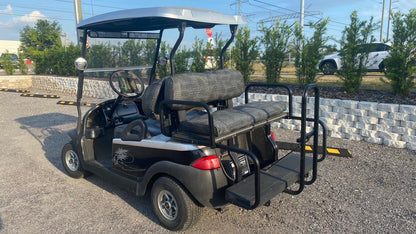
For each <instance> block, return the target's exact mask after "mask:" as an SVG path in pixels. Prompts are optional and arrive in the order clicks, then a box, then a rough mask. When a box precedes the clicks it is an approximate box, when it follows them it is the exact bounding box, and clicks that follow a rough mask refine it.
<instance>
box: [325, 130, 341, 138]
mask: <svg viewBox="0 0 416 234" xmlns="http://www.w3.org/2000/svg"><path fill="white" fill-rule="evenodd" d="M328 136H330V137H335V138H342V133H340V132H333V131H328Z"/></svg>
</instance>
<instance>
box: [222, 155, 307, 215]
mask: <svg viewBox="0 0 416 234" xmlns="http://www.w3.org/2000/svg"><path fill="white" fill-rule="evenodd" d="M312 164H313V161H312V157H305V172H308V171H310V170H311V169H312ZM299 171H300V155H298V154H289V155H287V156H286V157H284V158H282V159H281V160H279V161H278V162H276V163H274V164H273V165H271V167H269V168H267V169H262V170H260V204H264V203H266V202H267V201H269V200H270V199H272V198H273V197H275V196H276V195H277V194H279V193H281V192H283V191H284V190H285V189H286V188H287V187H289V186H290V185H292V184H294V183H295V182H297V181H298V180H299V173H300V172H299ZM254 190H255V186H254V174H252V175H250V176H248V177H247V178H245V179H243V180H242V181H240V182H239V183H236V184H234V185H232V186H230V187H228V188H227V189H226V191H225V199H226V200H227V201H228V202H230V203H232V204H234V205H236V206H240V207H243V208H245V209H249V208H250V207H251V206H253V205H254V203H255V192H254Z"/></svg>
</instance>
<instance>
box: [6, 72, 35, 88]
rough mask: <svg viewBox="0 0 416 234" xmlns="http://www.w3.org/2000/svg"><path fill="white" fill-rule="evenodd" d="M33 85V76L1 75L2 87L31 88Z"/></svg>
mask: <svg viewBox="0 0 416 234" xmlns="http://www.w3.org/2000/svg"><path fill="white" fill-rule="evenodd" d="M31 87H32V76H30V75H22V76H0V88H8V89H29V88H31Z"/></svg>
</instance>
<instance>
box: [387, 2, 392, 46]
mask: <svg viewBox="0 0 416 234" xmlns="http://www.w3.org/2000/svg"><path fill="white" fill-rule="evenodd" d="M390 26H391V0H390V6H389V21H388V24H387V41H390Z"/></svg>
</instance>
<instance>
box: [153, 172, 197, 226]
mask: <svg viewBox="0 0 416 234" xmlns="http://www.w3.org/2000/svg"><path fill="white" fill-rule="evenodd" d="M151 199H152V206H153V211H154V213H155V214H156V216H157V218H158V219H159V221H160V223H161V224H162V226H163V227H165V228H167V229H169V230H172V231H179V230H185V229H188V228H189V227H191V226H192V225H194V224H195V223H196V222H198V220H199V218H200V216H201V213H202V207H200V206H198V205H197V204H196V203H195V202H194V201H193V200H192V199H191V198H190V196H189V195H188V193H187V192H186V191H185V190H184V188H183V187H182V186H181V185H180V184H179V183H178V182H176V181H175V180H174V179H172V178H170V177H160V178H159V179H157V180H156V181H155V183H154V184H153V186H152V192H151Z"/></svg>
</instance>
